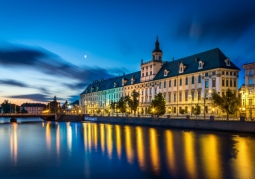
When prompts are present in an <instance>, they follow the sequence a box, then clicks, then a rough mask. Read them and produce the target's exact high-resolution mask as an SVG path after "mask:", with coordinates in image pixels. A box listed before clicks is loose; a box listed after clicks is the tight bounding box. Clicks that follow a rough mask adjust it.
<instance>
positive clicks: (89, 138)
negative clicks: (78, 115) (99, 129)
mask: <svg viewBox="0 0 255 179" xmlns="http://www.w3.org/2000/svg"><path fill="white" fill-rule="evenodd" d="M87 128H88V131H87V132H88V134H87V137H88V140H87V141H88V149H89V151H91V145H92V140H91V137H92V136H91V123H87Z"/></svg>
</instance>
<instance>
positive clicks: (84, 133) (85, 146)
mask: <svg viewBox="0 0 255 179" xmlns="http://www.w3.org/2000/svg"><path fill="white" fill-rule="evenodd" d="M82 126H83V135H84V137H83V138H84V148H85V150H86V151H87V150H88V137H87V123H83V124H82Z"/></svg>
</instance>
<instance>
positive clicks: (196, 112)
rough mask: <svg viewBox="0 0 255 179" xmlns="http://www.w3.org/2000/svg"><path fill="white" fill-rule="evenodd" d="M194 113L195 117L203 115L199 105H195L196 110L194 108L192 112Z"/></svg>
mask: <svg viewBox="0 0 255 179" xmlns="http://www.w3.org/2000/svg"><path fill="white" fill-rule="evenodd" d="M192 113H193V114H194V115H196V116H198V115H199V114H201V107H200V106H199V105H198V104H196V105H195V108H194V109H193V111H192Z"/></svg>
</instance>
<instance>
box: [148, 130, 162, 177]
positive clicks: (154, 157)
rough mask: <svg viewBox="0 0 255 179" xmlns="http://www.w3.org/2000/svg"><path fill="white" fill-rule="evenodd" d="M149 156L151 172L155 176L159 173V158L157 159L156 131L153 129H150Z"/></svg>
mask: <svg viewBox="0 0 255 179" xmlns="http://www.w3.org/2000/svg"><path fill="white" fill-rule="evenodd" d="M149 133H150V139H149V140H150V155H151V164H152V170H153V171H154V173H155V174H159V172H160V158H159V149H158V139H157V138H158V137H157V131H156V130H155V129H153V128H150V130H149Z"/></svg>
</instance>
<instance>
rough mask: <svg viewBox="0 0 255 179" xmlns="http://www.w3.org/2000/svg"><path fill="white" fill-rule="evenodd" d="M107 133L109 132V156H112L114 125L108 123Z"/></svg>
mask: <svg viewBox="0 0 255 179" xmlns="http://www.w3.org/2000/svg"><path fill="white" fill-rule="evenodd" d="M106 133H107V143H106V145H107V152H108V157H109V158H112V148H113V146H112V125H110V124H107V125H106Z"/></svg>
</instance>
